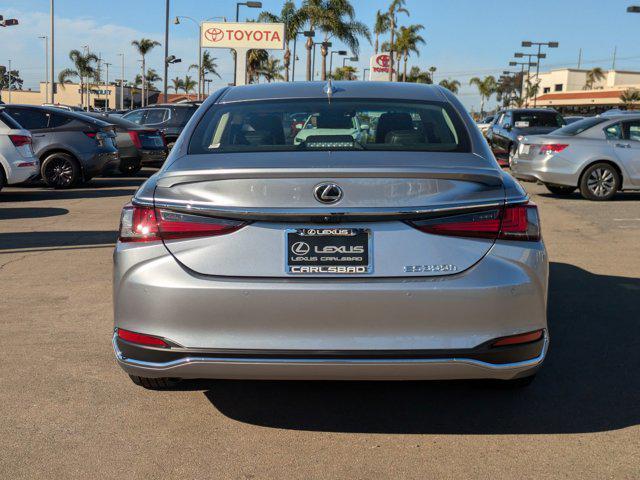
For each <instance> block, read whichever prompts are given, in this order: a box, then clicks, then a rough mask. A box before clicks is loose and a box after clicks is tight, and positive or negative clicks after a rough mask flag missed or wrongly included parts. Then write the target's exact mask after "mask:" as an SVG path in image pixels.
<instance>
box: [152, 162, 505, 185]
mask: <svg viewBox="0 0 640 480" xmlns="http://www.w3.org/2000/svg"><path fill="white" fill-rule="evenodd" d="M297 177H305V178H322V179H327V180H328V179H332V178H424V179H432V180H458V181H463V182H473V183H481V184H483V185H487V186H490V187H500V186H502V185H503V181H502V176H501V174H500V172H498V171H496V170H494V169H491V168H474V169H470V168H468V167H461V168H433V167H424V168H421V167H392V168H389V167H386V168H371V167H369V168H326V167H324V168H315V167H314V168H279V169H274V168H238V169H233V168H231V169H220V170H215V171H211V170H193V171H190V172H185V171H176V172H165V173H164V175H163V176H162V178H159V179H158V181H157V185H156V187H163V188H171V187H174V186H176V185H181V184H185V183H200V182H207V181H216V180H234V179H247V178H255V179H264V178H297Z"/></svg>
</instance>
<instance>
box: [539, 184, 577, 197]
mask: <svg viewBox="0 0 640 480" xmlns="http://www.w3.org/2000/svg"><path fill="white" fill-rule="evenodd" d="M544 186H545V187H547V190H549V191H550V192H551V193H553V194H554V195H562V196H565V195H571V194H572V193H573V192H575V191H576V187H569V186H566V185H550V184H548V183H545V184H544Z"/></svg>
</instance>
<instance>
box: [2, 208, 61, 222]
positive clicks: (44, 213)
mask: <svg viewBox="0 0 640 480" xmlns="http://www.w3.org/2000/svg"><path fill="white" fill-rule="evenodd" d="M67 213H69V210H67V209H66V208H47V207H41V208H2V207H0V220H17V219H20V218H45V217H57V216H58V215H66V214H67Z"/></svg>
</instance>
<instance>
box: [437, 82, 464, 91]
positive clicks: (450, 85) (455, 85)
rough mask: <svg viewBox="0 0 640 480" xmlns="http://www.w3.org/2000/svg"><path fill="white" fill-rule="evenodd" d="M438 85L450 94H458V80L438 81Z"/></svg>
mask: <svg viewBox="0 0 640 480" xmlns="http://www.w3.org/2000/svg"><path fill="white" fill-rule="evenodd" d="M439 85H440V86H441V87H444V88H446V89H447V90H449V91H450V92H451V93H458V92H459V91H460V82H459V81H458V80H446V79H445V80H440V83H439Z"/></svg>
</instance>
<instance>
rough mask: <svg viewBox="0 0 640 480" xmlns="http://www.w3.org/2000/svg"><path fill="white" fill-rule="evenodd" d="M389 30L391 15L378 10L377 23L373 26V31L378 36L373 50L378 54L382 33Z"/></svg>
mask: <svg viewBox="0 0 640 480" xmlns="http://www.w3.org/2000/svg"><path fill="white" fill-rule="evenodd" d="M388 31H389V16H388V15H387V14H386V13H382V12H381V11H380V10H378V11H377V12H376V23H375V25H374V27H373V33H374V35H375V36H376V42H375V44H374V47H373V52H374V53H375V54H376V55H377V54H378V42H379V40H380V35H382V34H383V33H387V32H388Z"/></svg>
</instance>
